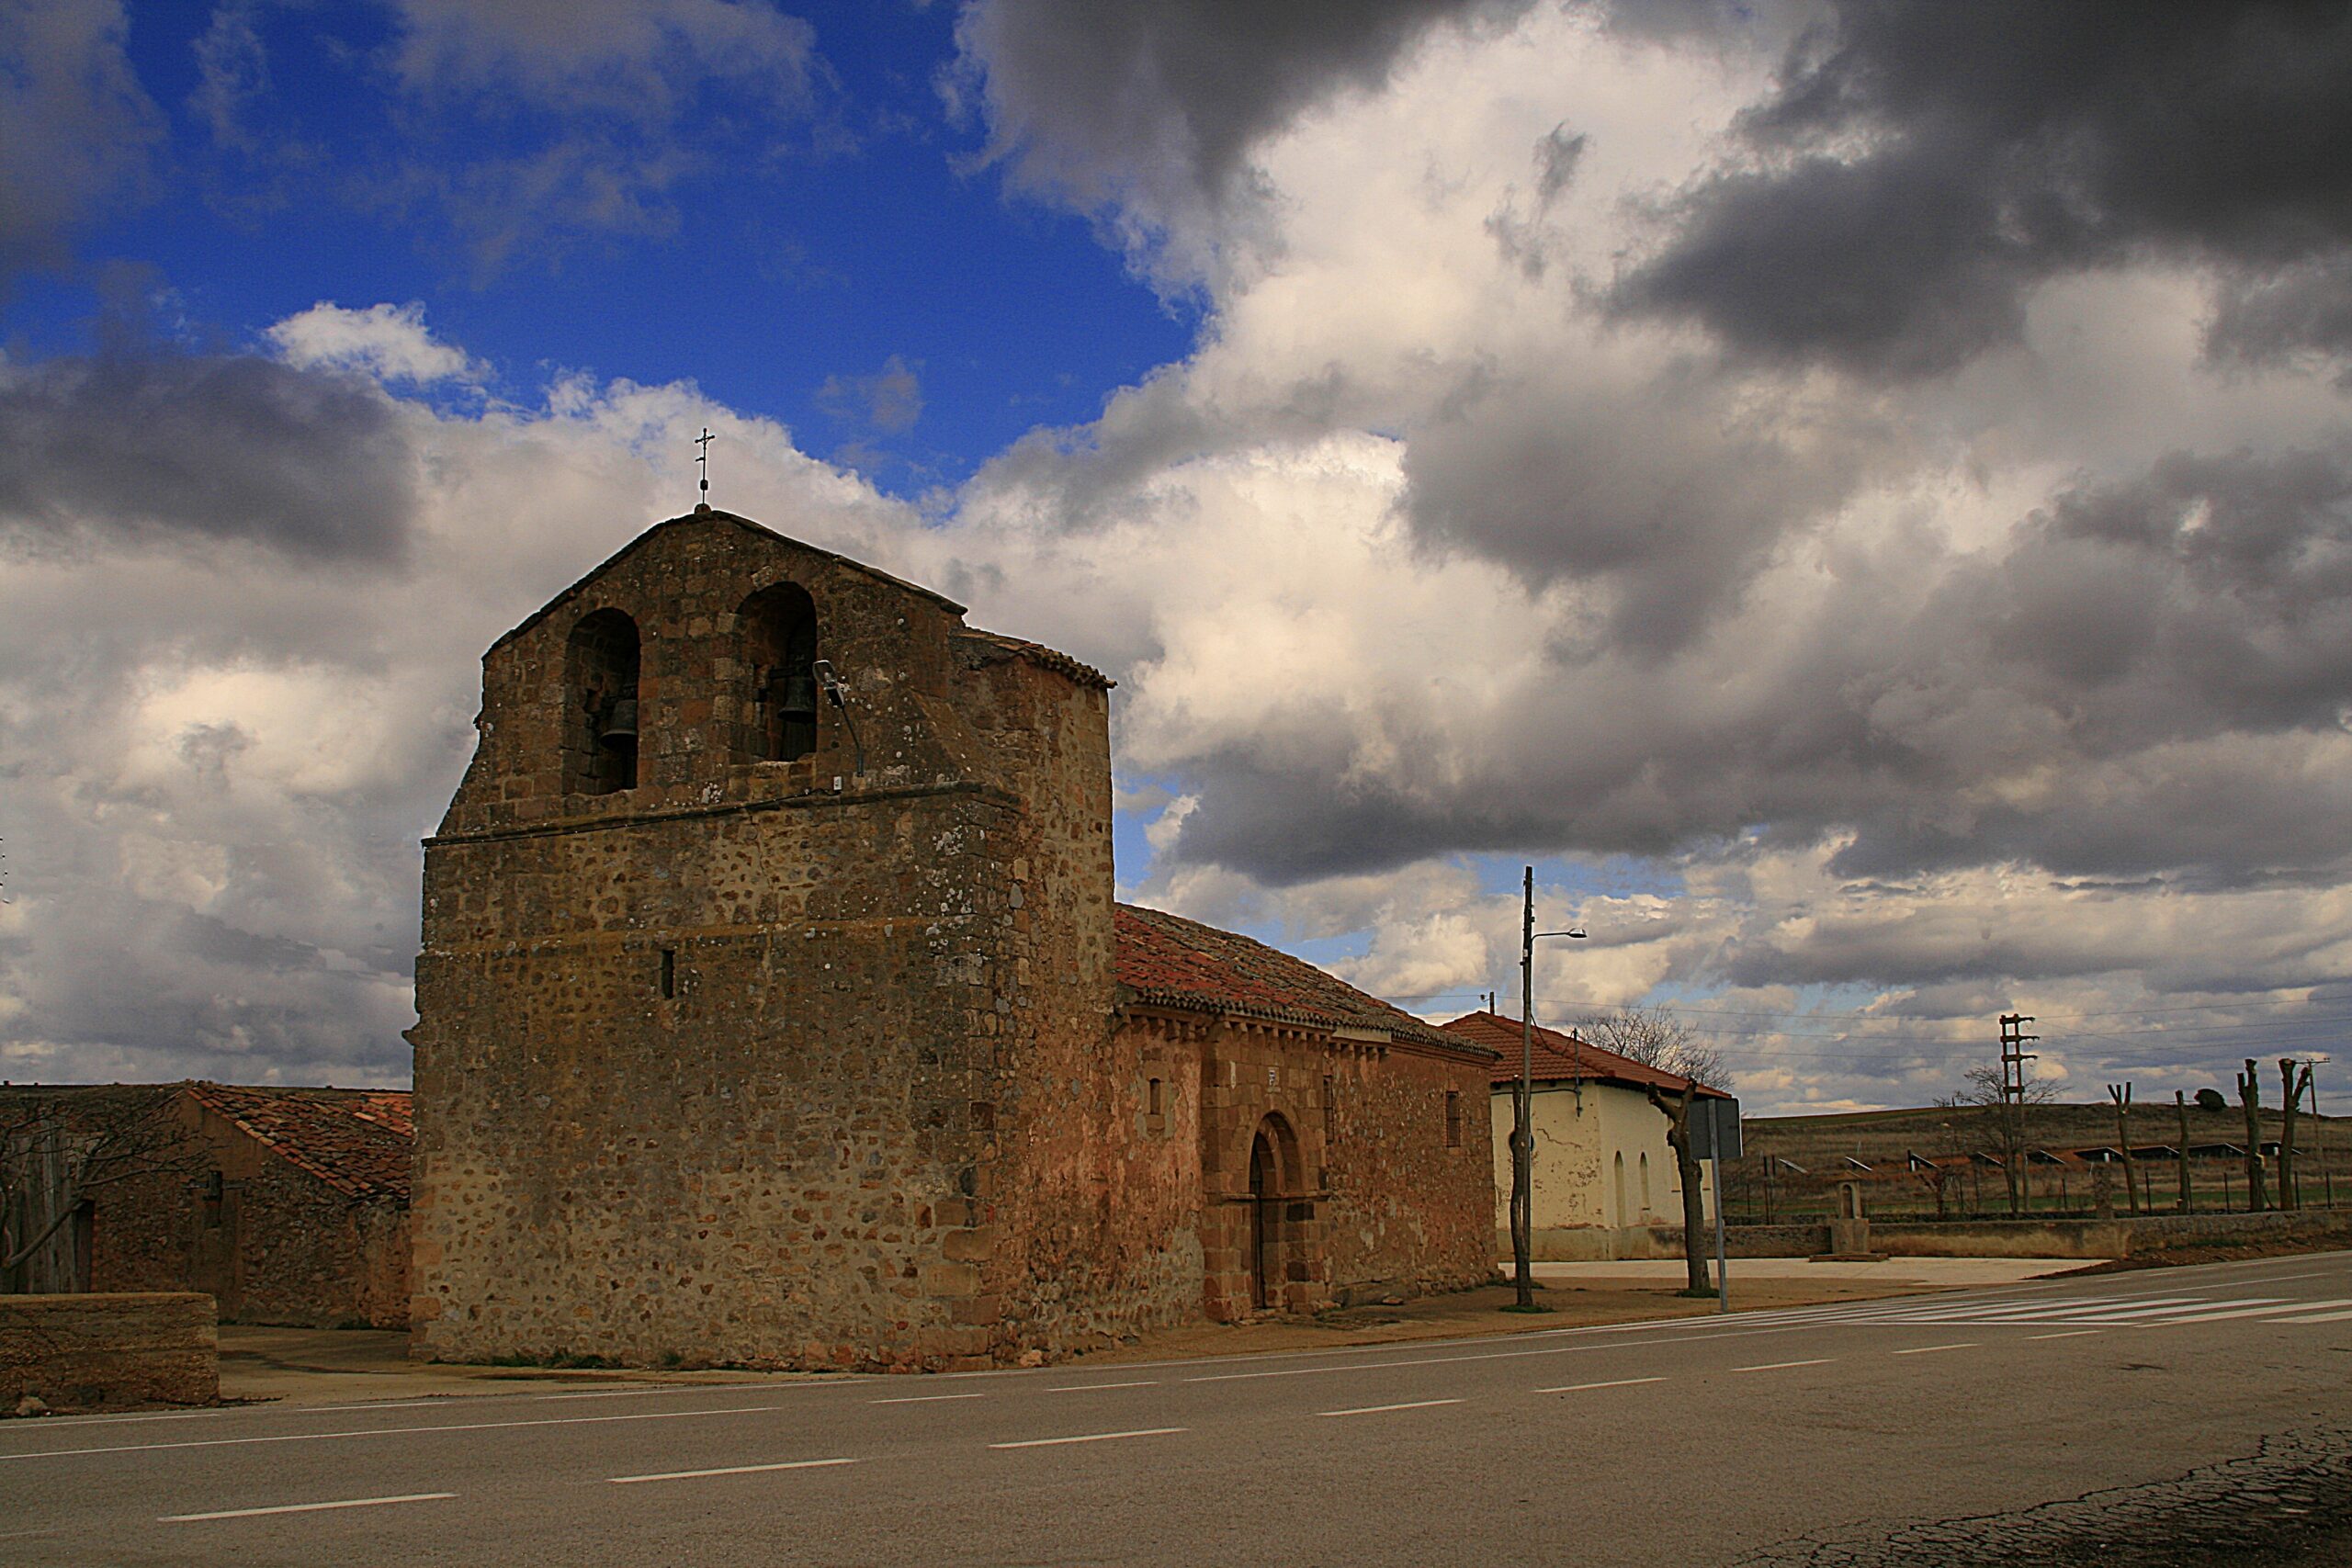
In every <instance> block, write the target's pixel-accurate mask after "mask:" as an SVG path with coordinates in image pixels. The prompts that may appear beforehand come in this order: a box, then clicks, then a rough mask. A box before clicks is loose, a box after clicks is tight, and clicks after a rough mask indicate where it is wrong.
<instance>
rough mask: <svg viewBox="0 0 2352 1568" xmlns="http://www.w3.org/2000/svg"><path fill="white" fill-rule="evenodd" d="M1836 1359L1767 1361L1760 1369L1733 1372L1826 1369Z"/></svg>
mask: <svg viewBox="0 0 2352 1568" xmlns="http://www.w3.org/2000/svg"><path fill="white" fill-rule="evenodd" d="M1835 1359H1837V1358H1836V1357H1834V1356H1823V1357H1821V1358H1819V1359H1815V1360H1811V1361H1767V1362H1765V1363H1764V1364H1763V1365H1762V1366H1760V1367H1734V1368H1733V1369H1732V1371H1736V1372H1778V1371H1787V1370H1788V1369H1789V1368H1791V1367H1826V1366H1827V1365H1828V1364H1829V1363H1830V1362H1831V1361H1833V1360H1835Z"/></svg>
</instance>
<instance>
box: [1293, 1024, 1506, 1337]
mask: <svg viewBox="0 0 2352 1568" xmlns="http://www.w3.org/2000/svg"><path fill="white" fill-rule="evenodd" d="M1329 1071H1331V1073H1332V1076H1333V1078H1334V1083H1333V1089H1334V1090H1335V1093H1336V1096H1337V1100H1338V1103H1337V1106H1336V1113H1335V1120H1336V1123H1337V1135H1336V1136H1335V1137H1333V1138H1332V1139H1331V1141H1330V1142H1329V1145H1327V1148H1326V1151H1325V1155H1324V1159H1325V1169H1326V1175H1325V1181H1326V1184H1327V1185H1328V1186H1329V1190H1330V1193H1331V1197H1330V1208H1329V1222H1328V1225H1327V1235H1328V1236H1329V1248H1330V1278H1331V1284H1332V1290H1333V1293H1334V1295H1335V1297H1336V1298H1338V1299H1341V1300H1354V1299H1359V1298H1361V1297H1362V1296H1363V1295H1365V1294H1368V1293H1369V1292H1371V1290H1372V1289H1373V1288H1374V1287H1376V1286H1387V1287H1397V1288H1401V1290H1402V1291H1403V1292H1405V1293H1408V1294H1410V1293H1413V1292H1423V1291H1438V1290H1458V1289H1461V1288H1464V1287H1466V1286H1470V1285H1476V1284H1481V1283H1484V1282H1485V1281H1486V1280H1487V1278H1488V1277H1489V1276H1490V1275H1492V1274H1493V1272H1494V1258H1493V1246H1494V1234H1495V1233H1494V1177H1493V1167H1494V1154H1493V1149H1492V1145H1491V1142H1490V1140H1491V1138H1492V1135H1493V1134H1492V1131H1491V1128H1490V1124H1489V1121H1488V1117H1487V1077H1488V1066H1487V1062H1486V1060H1485V1059H1484V1058H1481V1059H1479V1060H1477V1061H1473V1062H1464V1061H1463V1060H1461V1059H1460V1058H1458V1057H1453V1056H1449V1055H1439V1054H1438V1053H1436V1052H1433V1051H1423V1050H1421V1049H1419V1048H1418V1047H1415V1046H1411V1045H1408V1044H1406V1043H1402V1042H1400V1043H1397V1044H1393V1045H1390V1046H1388V1047H1386V1048H1385V1050H1381V1051H1378V1052H1374V1053H1366V1052H1363V1051H1362V1050H1358V1051H1354V1052H1345V1051H1342V1052H1340V1053H1337V1054H1335V1055H1334V1057H1333V1059H1332V1060H1331V1062H1330V1064H1329ZM1448 1093H1452V1094H1453V1095H1455V1096H1456V1097H1457V1098H1456V1100H1455V1101H1454V1106H1455V1113H1456V1118H1457V1121H1458V1131H1459V1138H1460V1141H1459V1143H1458V1144H1455V1145H1448V1143H1447V1141H1446V1126H1447V1121H1446V1103H1445V1097H1446V1095H1447V1094H1448Z"/></svg>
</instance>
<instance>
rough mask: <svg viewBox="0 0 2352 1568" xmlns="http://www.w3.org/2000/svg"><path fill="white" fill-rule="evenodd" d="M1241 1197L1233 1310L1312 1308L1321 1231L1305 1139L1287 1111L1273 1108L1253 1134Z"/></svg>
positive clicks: (1231, 1290)
mask: <svg viewBox="0 0 2352 1568" xmlns="http://www.w3.org/2000/svg"><path fill="white" fill-rule="evenodd" d="M1235 1196H1236V1197H1237V1198H1238V1199H1239V1200H1240V1202H1239V1203H1238V1205H1237V1207H1238V1209H1240V1211H1241V1213H1239V1214H1238V1216H1237V1217H1238V1220H1239V1222H1240V1223H1239V1224H1238V1225H1236V1226H1235V1230H1236V1231H1238V1235H1234V1236H1233V1241H1234V1244H1235V1250H1236V1251H1238V1253H1239V1254H1240V1256H1239V1258H1238V1259H1237V1261H1238V1263H1239V1264H1240V1267H1239V1269H1238V1270H1237V1271H1236V1272H1237V1274H1238V1278H1235V1279H1233V1280H1232V1283H1231V1285H1230V1286H1229V1287H1228V1292H1229V1293H1228V1294H1227V1301H1229V1302H1230V1303H1232V1308H1231V1310H1232V1311H1233V1312H1234V1313H1236V1314H1239V1313H1250V1312H1268V1311H1272V1312H1301V1311H1305V1310H1306V1309H1307V1307H1308V1306H1309V1304H1310V1303H1311V1300H1312V1298H1313V1297H1314V1295H1315V1281H1316V1280H1317V1277H1318V1274H1319V1264H1320V1259H1321V1252H1322V1248H1321V1246H1320V1237H1321V1228H1320V1226H1319V1225H1318V1224H1317V1222H1316V1213H1315V1210H1316V1204H1315V1195H1314V1194H1313V1193H1311V1192H1309V1191H1308V1190H1307V1188H1306V1160H1305V1159H1304V1157H1302V1154H1301V1151H1300V1148H1299V1142H1298V1134H1297V1132H1296V1130H1295V1129H1294V1128H1293V1127H1292V1126H1291V1124H1290V1122H1289V1120H1288V1119H1287V1118H1285V1117H1284V1116H1283V1114H1282V1113H1281V1112H1280V1111H1269V1112H1268V1113H1267V1114H1266V1115H1264V1116H1263V1117H1261V1119H1260V1120H1259V1122H1258V1125H1257V1127H1256V1128H1255V1129H1254V1130H1252V1132H1251V1133H1250V1144H1249V1165H1248V1168H1247V1175H1246V1182H1245V1184H1244V1185H1243V1186H1242V1188H1241V1190H1240V1191H1238V1192H1237V1193H1236V1194H1235Z"/></svg>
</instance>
